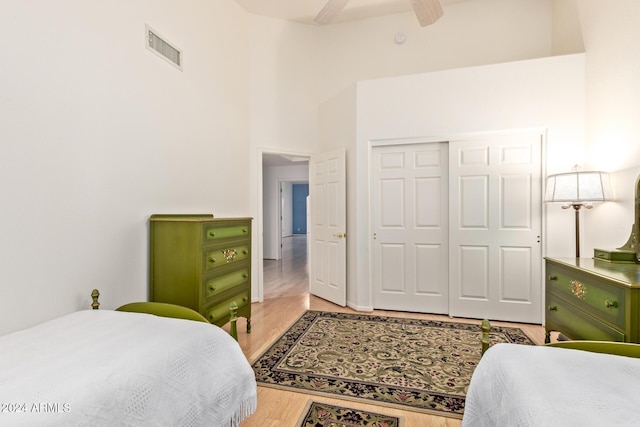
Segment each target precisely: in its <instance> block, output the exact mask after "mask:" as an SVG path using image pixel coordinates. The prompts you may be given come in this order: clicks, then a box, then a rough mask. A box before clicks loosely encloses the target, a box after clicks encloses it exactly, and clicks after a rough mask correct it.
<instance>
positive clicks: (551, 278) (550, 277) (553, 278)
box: [549, 275, 558, 281]
mask: <svg viewBox="0 0 640 427" xmlns="http://www.w3.org/2000/svg"><path fill="white" fill-rule="evenodd" d="M551 280H558V276H552V275H549V281H551Z"/></svg>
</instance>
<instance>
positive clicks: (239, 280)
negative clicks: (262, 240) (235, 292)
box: [203, 265, 251, 304]
mask: <svg viewBox="0 0 640 427" xmlns="http://www.w3.org/2000/svg"><path fill="white" fill-rule="evenodd" d="M250 268H251V267H250V266H249V265H247V266H245V267H243V268H239V269H237V270H234V271H230V272H228V273H222V274H216V275H214V276H207V277H205V278H204V283H203V287H204V299H205V304H208V303H209V302H212V301H208V300H210V299H212V298H215V297H217V296H218V295H221V294H222V293H224V292H226V291H228V290H229V289H233V288H236V287H238V288H239V287H242V288H243V289H244V288H248V287H249V286H250V285H247V286H243V285H245V284H246V283H248V282H249V275H250V272H249V269H250Z"/></svg>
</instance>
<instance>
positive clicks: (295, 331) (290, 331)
mask: <svg viewBox="0 0 640 427" xmlns="http://www.w3.org/2000/svg"><path fill="white" fill-rule="evenodd" d="M320 317H326V318H333V319H350V320H362V321H378V322H387V323H396V324H412V325H421V326H426V327H433V328H445V329H446V328H449V329H458V330H466V331H471V332H477V333H478V348H480V347H481V344H480V336H481V329H480V321H479V320H478V323H462V322H451V321H443V320H432V319H415V318H406V317H392V316H382V315H371V314H358V313H342V312H329V311H317V310H307V311H305V312H304V313H303V314H302V315H301V316H300V317H299V318H298V319H297V320H295V321H294V322H293V323H292V324H291V325H289V327H288V328H287V329H286V330H285V331H284V332H283V333H282V334H281V335H280V336H279V337H278V338H277V339H276V340H275V341H274V342H273V343H272V344H270V345H269V346H268V347H267V349H266V350H265V351H264V352H262V354H261V355H260V356H259V357H257V358H256V359H255V360H254V361H253V362H252V368H253V369H254V372H255V373H256V381H257V383H258V385H259V386H263V387H270V388H275V389H280V390H287V391H295V392H297V393H302V394H308V395H317V396H325V397H330V398H334V399H341V400H347V401H352V402H361V403H362V402H364V403H367V402H369V403H373V404H375V405H378V406H386V407H391V408H396V409H402V410H405V411H413V412H419V413H426V414H432V415H438V416H443V417H449V418H457V419H461V418H462V414H463V412H464V398H460V397H459V396H452V395H447V394H446V393H431V394H428V395H429V396H430V397H431V398H433V400H434V401H436V403H437V404H438V405H442V406H444V407H447V408H451V409H450V410H449V411H444V410H439V409H430V408H424V407H417V406H410V405H406V404H401V403H394V402H388V401H384V400H378V399H375V398H367V397H361V396H351V395H347V394H344V393H339V392H331V391H323V390H313V389H306V388H301V387H296V386H292V385H288V384H284V385H282V384H275V383H268V382H264V381H262V380H261V378H260V375H259V372H258V370H263V371H264V368H261V367H260V366H259V365H260V362H261V361H262V359H264V358H265V356H267V354H268V353H270V352H273V351H274V349H275V350H279V351H280V352H283V351H284V353H283V354H282V357H284V355H286V354H287V353H288V352H289V350H290V349H291V348H292V347H293V345H295V344H296V343H297V342H298V340H299V339H300V337H301V336H302V335H303V334H304V333H305V331H307V330H308V329H309V326H310V325H311V324H313V322H315V320H316V319H318V318H320ZM491 334H492V335H493V334H503V335H504V336H505V337H506V339H507V340H508V341H509V342H512V343H518V344H528V345H535V343H534V342H533V340H532V339H531V338H530V337H529V336H528V335H527V334H526V332H524V331H523V330H522V329H520V328H515V327H506V326H493V325H492V326H491ZM283 340H284V342H282V341H283ZM282 357H273V356H272V357H270V358H268V362H271V363H272V364H273V365H275V364H276V363H277V362H278V361H279V360H281V358H282ZM268 368H269V369H270V367H268ZM298 376H299V377H300V378H301V379H302V382H305V381H306V382H309V383H310V382H311V380H312V379H314V378H315V377H314V376H313V375H298ZM317 378H320V377H319V376H318V377H317ZM341 382H342V383H343V385H344V386H345V389H346V390H347V391H348V390H349V388H350V387H351V388H358V387H365V388H369V389H372V390H371V391H374V390H373V389H374V388H375V387H376V386H373V385H367V384H363V383H361V382H354V381H349V380H342V381H341ZM388 388H389V389H391V388H390V387H388ZM454 411H457V412H454Z"/></svg>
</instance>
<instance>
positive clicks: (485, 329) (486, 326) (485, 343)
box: [480, 319, 491, 354]
mask: <svg viewBox="0 0 640 427" xmlns="http://www.w3.org/2000/svg"><path fill="white" fill-rule="evenodd" d="M480 328H481V329H482V339H481V340H480V342H481V343H482V354H484V352H485V351H487V350H488V349H489V344H490V343H491V341H490V339H489V334H490V333H491V324H490V323H489V320H488V319H484V320H483V321H482V324H481V326H480Z"/></svg>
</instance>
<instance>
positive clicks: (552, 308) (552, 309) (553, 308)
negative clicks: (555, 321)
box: [548, 305, 558, 311]
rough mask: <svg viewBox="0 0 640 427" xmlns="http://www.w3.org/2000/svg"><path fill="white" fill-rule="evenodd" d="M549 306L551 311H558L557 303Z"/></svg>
mask: <svg viewBox="0 0 640 427" xmlns="http://www.w3.org/2000/svg"><path fill="white" fill-rule="evenodd" d="M548 308H549V311H558V307H557V306H555V305H550V306H549V307H548Z"/></svg>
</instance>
